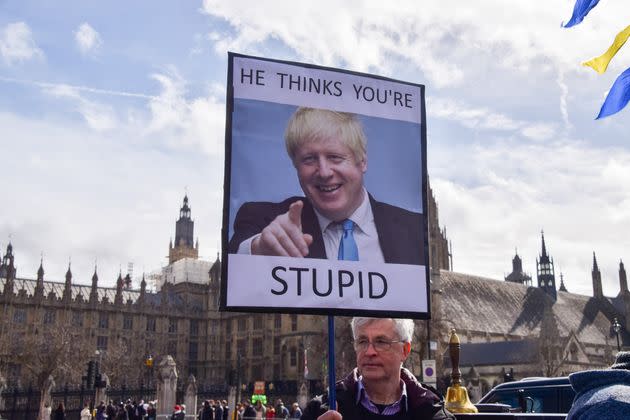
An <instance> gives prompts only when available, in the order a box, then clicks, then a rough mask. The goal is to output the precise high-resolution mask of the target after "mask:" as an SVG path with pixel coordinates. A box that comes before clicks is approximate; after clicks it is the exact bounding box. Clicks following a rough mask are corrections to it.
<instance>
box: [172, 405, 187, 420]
mask: <svg viewBox="0 0 630 420" xmlns="http://www.w3.org/2000/svg"><path fill="white" fill-rule="evenodd" d="M185 418H186V414H184V412H183V411H182V406H181V405H176V406H175V407H173V414H172V415H171V420H184V419H185Z"/></svg>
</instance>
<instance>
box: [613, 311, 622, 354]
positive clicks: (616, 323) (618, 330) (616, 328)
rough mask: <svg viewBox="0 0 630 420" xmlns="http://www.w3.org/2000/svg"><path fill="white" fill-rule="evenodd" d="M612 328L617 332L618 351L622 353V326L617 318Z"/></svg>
mask: <svg viewBox="0 0 630 420" xmlns="http://www.w3.org/2000/svg"><path fill="white" fill-rule="evenodd" d="M612 328H613V331H614V332H615V335H616V336H617V351H621V346H620V345H619V333H620V332H621V324H620V323H619V320H618V319H617V318H616V317H615V318H614V319H613V324H612Z"/></svg>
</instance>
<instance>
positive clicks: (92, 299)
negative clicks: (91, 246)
mask: <svg viewBox="0 0 630 420" xmlns="http://www.w3.org/2000/svg"><path fill="white" fill-rule="evenodd" d="M96 271H97V265H96V261H94V274H92V287H91V289H90V300H89V302H90V303H91V304H96V302H97V301H98V274H96Z"/></svg>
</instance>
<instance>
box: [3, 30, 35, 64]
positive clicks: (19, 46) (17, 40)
mask: <svg viewBox="0 0 630 420" xmlns="http://www.w3.org/2000/svg"><path fill="white" fill-rule="evenodd" d="M0 55H1V56H2V59H3V61H4V62H5V63H7V64H9V65H11V64H13V63H19V62H23V61H28V60H31V59H35V58H43V57H44V53H43V52H42V50H41V49H40V48H39V47H38V46H37V44H36V43H35V39H34V38H33V33H32V32H31V28H29V26H28V25H27V24H26V23H24V22H15V23H10V24H8V25H7V26H6V27H5V28H4V30H3V31H2V37H1V38H0Z"/></svg>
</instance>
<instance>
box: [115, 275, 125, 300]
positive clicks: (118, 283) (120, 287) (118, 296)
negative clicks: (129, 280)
mask: <svg viewBox="0 0 630 420" xmlns="http://www.w3.org/2000/svg"><path fill="white" fill-rule="evenodd" d="M123 286H124V281H123V278H122V270H121V271H118V279H116V296H114V303H115V304H117V305H120V304H122V303H123V296H122V290H123Z"/></svg>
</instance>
